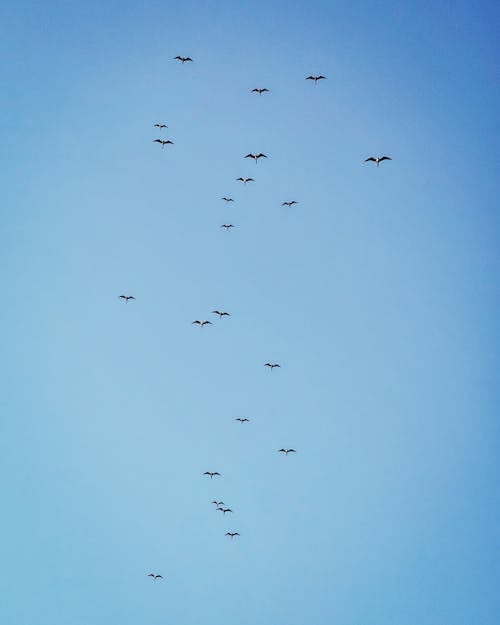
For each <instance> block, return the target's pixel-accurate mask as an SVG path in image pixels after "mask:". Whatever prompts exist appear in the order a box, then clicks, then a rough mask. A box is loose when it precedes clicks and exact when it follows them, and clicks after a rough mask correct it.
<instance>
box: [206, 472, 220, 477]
mask: <svg viewBox="0 0 500 625" xmlns="http://www.w3.org/2000/svg"><path fill="white" fill-rule="evenodd" d="M203 475H210V479H212V478H213V476H214V475H220V473H218V472H217V471H205V473H204V474H203Z"/></svg>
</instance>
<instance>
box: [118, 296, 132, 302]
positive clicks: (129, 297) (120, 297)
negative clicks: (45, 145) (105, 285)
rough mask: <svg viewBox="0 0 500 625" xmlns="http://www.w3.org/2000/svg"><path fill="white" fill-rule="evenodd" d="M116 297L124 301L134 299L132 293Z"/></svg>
mask: <svg viewBox="0 0 500 625" xmlns="http://www.w3.org/2000/svg"><path fill="white" fill-rule="evenodd" d="M118 299H122V300H123V301H124V302H125V303H127V302H128V300H129V299H135V297H134V296H133V295H119V296H118Z"/></svg>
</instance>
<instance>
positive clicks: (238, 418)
mask: <svg viewBox="0 0 500 625" xmlns="http://www.w3.org/2000/svg"><path fill="white" fill-rule="evenodd" d="M235 421H239V422H240V423H245V421H250V419H247V418H246V417H245V418H243V419H242V418H241V417H236V419H235Z"/></svg>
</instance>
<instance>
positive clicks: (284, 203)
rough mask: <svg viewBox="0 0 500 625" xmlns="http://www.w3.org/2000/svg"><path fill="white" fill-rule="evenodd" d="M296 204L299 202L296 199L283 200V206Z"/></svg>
mask: <svg viewBox="0 0 500 625" xmlns="http://www.w3.org/2000/svg"><path fill="white" fill-rule="evenodd" d="M294 204H298V202H296V201H295V200H292V201H291V202H283V204H282V205H281V206H293V205H294Z"/></svg>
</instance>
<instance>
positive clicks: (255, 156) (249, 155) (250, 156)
mask: <svg viewBox="0 0 500 625" xmlns="http://www.w3.org/2000/svg"><path fill="white" fill-rule="evenodd" d="M243 158H253V159H254V161H255V164H257V161H258V160H259V158H267V156H266V155H265V154H262V152H259V154H247V155H246V156H244V157H243Z"/></svg>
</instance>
